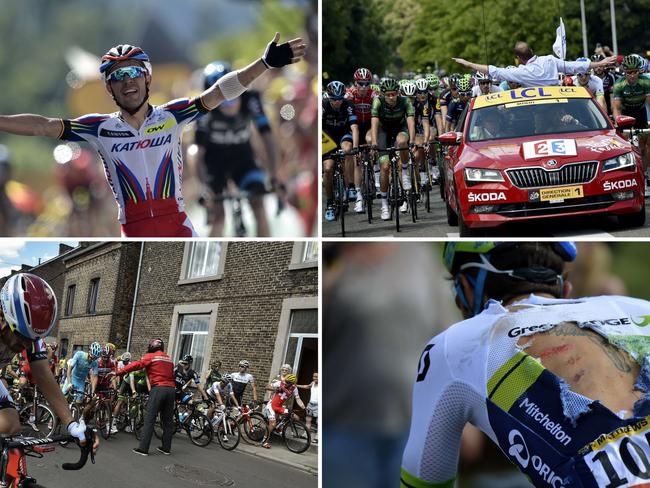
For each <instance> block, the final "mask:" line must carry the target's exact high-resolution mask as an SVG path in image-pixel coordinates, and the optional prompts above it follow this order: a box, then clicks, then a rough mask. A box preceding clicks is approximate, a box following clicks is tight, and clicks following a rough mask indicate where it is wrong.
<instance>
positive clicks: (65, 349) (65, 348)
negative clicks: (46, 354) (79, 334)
mask: <svg viewBox="0 0 650 488" xmlns="http://www.w3.org/2000/svg"><path fill="white" fill-rule="evenodd" d="M67 355H68V339H61V352H60V353H59V357H61V358H64V357H67Z"/></svg>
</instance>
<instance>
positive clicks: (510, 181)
mask: <svg viewBox="0 0 650 488" xmlns="http://www.w3.org/2000/svg"><path fill="white" fill-rule="evenodd" d="M633 124H634V119H633V118H632V117H625V116H620V117H618V118H617V120H616V127H615V126H614V125H613V124H612V122H611V121H610V119H609V118H608V117H607V115H606V113H605V112H604V111H603V110H602V109H601V107H600V105H599V104H598V103H597V102H596V101H595V100H594V99H593V98H592V97H591V95H590V94H589V92H588V91H587V90H586V89H584V88H582V87H572V86H553V87H532V88H519V89H516V90H508V91H503V92H498V93H492V94H489V95H483V96H479V97H476V98H474V99H472V100H470V102H469V104H468V106H467V108H466V109H465V111H464V112H463V113H462V114H461V116H460V118H459V120H458V124H457V130H458V131H459V132H448V133H446V134H443V135H441V136H440V142H441V143H442V144H444V145H445V146H447V147H448V151H447V155H446V156H445V160H444V162H443V168H442V170H443V172H444V175H443V176H444V178H443V180H444V183H443V190H442V191H443V192H444V198H445V200H446V206H447V221H448V223H449V224H450V225H458V226H459V228H460V235H461V237H466V236H472V235H478V234H483V235H484V234H486V233H489V229H490V228H493V227H496V226H499V225H501V224H504V223H506V222H512V221H519V220H527V219H540V218H549V217H558V216H568V215H573V216H575V215H583V214H597V213H607V214H614V215H617V216H618V219H619V222H620V224H622V225H623V226H642V225H643V224H644V223H645V198H644V177H643V169H642V165H641V155H640V153H639V150H638V148H636V147H635V146H633V145H632V144H631V143H630V142H629V141H628V140H627V139H626V138H624V137H623V136H622V132H621V131H622V129H623V128H624V127H630V126H631V125H633ZM460 131H462V132H460Z"/></svg>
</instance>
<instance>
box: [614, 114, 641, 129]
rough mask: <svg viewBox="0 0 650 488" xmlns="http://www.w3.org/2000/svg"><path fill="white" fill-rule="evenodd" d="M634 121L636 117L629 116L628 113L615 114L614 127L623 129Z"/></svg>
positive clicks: (630, 125)
mask: <svg viewBox="0 0 650 488" xmlns="http://www.w3.org/2000/svg"><path fill="white" fill-rule="evenodd" d="M635 122H636V119H635V118H634V117H630V116H629V115H617V116H616V120H615V123H616V128H617V129H625V128H626V127H632V126H633V125H634V124H635Z"/></svg>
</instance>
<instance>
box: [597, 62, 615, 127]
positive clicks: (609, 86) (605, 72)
mask: <svg viewBox="0 0 650 488" xmlns="http://www.w3.org/2000/svg"><path fill="white" fill-rule="evenodd" d="M603 59H605V55H603V54H594V55H593V56H592V57H591V60H592V61H602V60H603ZM594 74H595V75H596V76H598V77H599V78H600V79H601V80H602V82H603V91H604V92H605V104H606V105H607V113H608V114H611V113H612V92H613V91H614V83H616V78H615V77H614V75H613V74H612V72H611V71H610V70H609V69H607V68H604V67H602V66H599V67H598V68H594Z"/></svg>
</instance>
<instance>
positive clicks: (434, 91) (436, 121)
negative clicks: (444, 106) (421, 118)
mask: <svg viewBox="0 0 650 488" xmlns="http://www.w3.org/2000/svg"><path fill="white" fill-rule="evenodd" d="M425 80H427V83H428V84H429V107H430V108H431V112H430V113H429V125H430V126H431V129H432V130H431V132H430V136H429V140H433V138H434V137H435V136H436V134H437V135H440V134H442V133H443V132H444V124H443V120H442V110H441V108H440V95H442V93H443V91H444V90H443V89H442V87H441V86H440V78H438V77H437V76H436V75H434V74H428V75H426V77H425Z"/></svg>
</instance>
